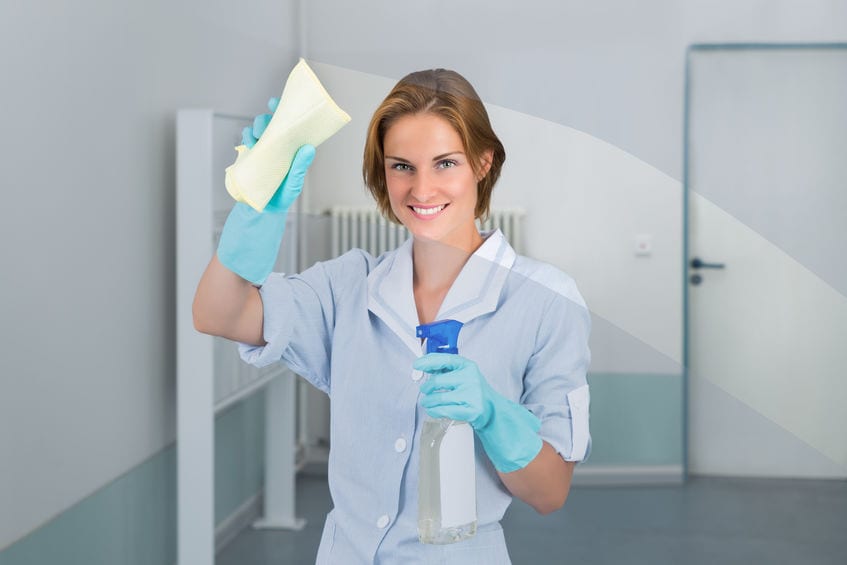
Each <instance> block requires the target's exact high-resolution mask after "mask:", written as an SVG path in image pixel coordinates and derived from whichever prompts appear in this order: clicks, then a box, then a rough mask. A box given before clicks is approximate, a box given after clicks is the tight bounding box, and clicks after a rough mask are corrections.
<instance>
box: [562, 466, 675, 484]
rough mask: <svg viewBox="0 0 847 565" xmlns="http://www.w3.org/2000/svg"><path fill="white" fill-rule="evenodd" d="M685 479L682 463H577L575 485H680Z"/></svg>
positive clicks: (574, 477)
mask: <svg viewBox="0 0 847 565" xmlns="http://www.w3.org/2000/svg"><path fill="white" fill-rule="evenodd" d="M684 481H685V476H684V474H683V471H682V465H655V466H640V465H635V466H617V465H607V466H606V465H596V466H595V465H586V466H581V465H577V466H576V469H575V470H574V476H573V481H572V482H571V484H572V485H574V486H631V485H632V486H636V485H679V484H682V483H683V482H684Z"/></svg>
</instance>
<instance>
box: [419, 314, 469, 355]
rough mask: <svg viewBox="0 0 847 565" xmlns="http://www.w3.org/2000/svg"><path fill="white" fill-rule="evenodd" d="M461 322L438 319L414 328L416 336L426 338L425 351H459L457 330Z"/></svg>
mask: <svg viewBox="0 0 847 565" xmlns="http://www.w3.org/2000/svg"><path fill="white" fill-rule="evenodd" d="M463 325H464V324H462V322H458V321H456V320H439V321H437V322H433V323H431V324H423V325H421V326H418V327H417V328H416V330H417V335H418V337H424V338H426V352H427V353H453V354H458V353H459V330H460V329H462V326H463Z"/></svg>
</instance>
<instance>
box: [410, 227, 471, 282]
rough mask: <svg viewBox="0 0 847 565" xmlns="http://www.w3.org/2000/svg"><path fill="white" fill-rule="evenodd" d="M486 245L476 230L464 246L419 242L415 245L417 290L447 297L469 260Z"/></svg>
mask: <svg viewBox="0 0 847 565" xmlns="http://www.w3.org/2000/svg"><path fill="white" fill-rule="evenodd" d="M483 241H484V240H483V239H482V236H481V235H480V234H479V232H478V231H476V229H474V231H473V233H471V234H469V235H468V236H467V237H466V238H464V241H460V242H451V243H442V242H440V241H435V240H431V239H423V238H415V239H414V240H413V241H412V261H413V265H414V279H413V284H414V288H415V289H416V290H422V291H425V292H430V293H446V292H447V290H448V289H449V288H450V287H451V286H452V284H453V281H455V280H456V277H458V276H459V273H460V272H461V271H462V267H464V266H465V263H466V262H467V261H468V258H469V257H470V256H471V255H473V253H474V251H476V250H477V249H478V248H479V246H480V245H482V243H483Z"/></svg>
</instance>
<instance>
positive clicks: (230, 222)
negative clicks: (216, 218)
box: [218, 98, 315, 284]
mask: <svg viewBox="0 0 847 565" xmlns="http://www.w3.org/2000/svg"><path fill="white" fill-rule="evenodd" d="M278 104H279V99H277V98H271V99H270V101H268V108H270V110H271V112H272V113H273V112H274V111H275V110H276V107H277V105H278ZM271 115H272V114H261V115H259V116H256V118H255V119H254V120H253V126H252V127H250V126H248V127H245V128H244V130H243V131H242V132H241V141H242V143H243V144H244V145H246V146H247V147H253V146H254V145H255V144H256V142H257V141H258V139H259V137H260V136H261V135H262V133H263V132H264V131H265V128H267V127H268V124H269V123H270V121H271ZM314 158H315V147H314V146H313V145H304V146H302V147H301V148H300V149H298V150H297V154H296V155H295V156H294V159H293V161H292V163H291V168H290V169H289V170H288V174H287V175H286V176H285V178H284V179H283V181H282V184H281V185H280V187H279V189H277V191H276V192H275V193H274V195H273V198H271V200H270V202H268V205H267V206H266V207H265V209H264V210H263V211H262V212H257V211H256V210H254V209H253V208H251V207H250V206H248V205H247V204H244V203H243V202H236V203H235V206H233V208H232V211H231V212H230V213H229V216H228V217H227V219H226V223H225V224H224V227H223V231H222V232H221V238H220V241H219V242H218V260H219V261H220V262H221V263H222V264H223V266H224V267H226V268H227V269H229V270H230V271H232V272H233V273H235V274H237V275H238V276H240V277H241V278H243V279H246V280H248V281H250V282H252V283H253V284H262V283H263V282H265V279H266V278H268V275H269V274H270V273H271V271H272V270H273V267H274V264H275V263H276V257H277V255H278V254H279V245H280V243H282V236H283V234H284V233H285V220H286V218H287V217H288V209H289V208H290V207H291V205H292V204H293V203H294V201H295V200H296V199H297V197H298V196H299V195H300V191H302V190H303V182H304V179H305V178H306V171H307V170H308V169H309V165H311V164H312V160H313V159H314Z"/></svg>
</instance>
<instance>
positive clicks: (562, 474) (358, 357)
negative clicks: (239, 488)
mask: <svg viewBox="0 0 847 565" xmlns="http://www.w3.org/2000/svg"><path fill="white" fill-rule="evenodd" d="M271 109H272V110H273V106H272V108H271ZM268 119H269V116H268V115H265V116H264V117H259V118H257V120H256V123H255V124H254V127H253V128H248V131H246V132H245V142H246V143H248V144H252V143H255V141H256V139H257V138H258V137H259V136H260V135H261V133H262V131H263V129H264V126H265V125H266V124H267V121H268ZM313 155H314V148H313V147H310V146H304V147H303V148H301V149H300V151H299V152H298V154H297V156H296V158H295V160H294V164H293V165H292V167H291V170H290V172H289V174H288V176H287V178H286V179H285V181H284V182H283V184H282V186H281V187H280V189H279V190H278V191H277V194H276V195H275V196H274V199H273V201H272V202H271V204H270V205H269V207H268V209H266V211H265V212H264V213H262V214H258V213H256V212H254V211H253V210H252V209H251V208H249V207H248V206H246V205H243V204H241V203H238V204H236V205H235V207H234V208H233V211H232V213H231V214H230V217H229V218H228V219H227V223H226V225H225V227H224V231H223V234H222V236H221V242H220V246H219V248H218V253H217V255H216V256H215V257H213V258H212V260H211V262H210V264H209V266H208V268H207V270H206V272H205V273H204V275H203V278H202V280H201V281H200V284H199V286H198V289H197V294H196V297H195V303H194V320H195V326H196V327H197V329H198V330H199V331H201V332H205V333H209V334H213V335H219V336H223V337H226V338H229V339H232V340H235V341H239V342H241V343H242V345H241V346H240V347H241V354H242V357H243V358H244V360H245V361H247V362H249V363H252V364H255V365H257V366H262V365H267V364H269V363H274V362H279V361H282V362H284V363H286V364H287V365H288V366H289V367H290V368H291V369H292V370H293V371H294V372H296V373H298V374H299V375H302V376H303V377H304V378H306V379H307V380H308V381H309V382H311V383H312V384H313V385H314V386H316V387H318V388H319V389H321V390H323V391H324V392H326V393H327V394H328V395H329V396H330V399H331V403H330V406H331V437H330V444H331V450H330V456H329V468H328V477H329V486H330V492H331V494H332V499H333V503H334V509H333V510H332V512H330V513H329V515H328V516H327V520H326V523H325V526H324V531H323V536H322V538H321V545H320V548H319V551H318V557H317V562H318V563H321V564H323V563H343V564H345V565H346V564H354V563H403V564H406V563H451V564H452V563H455V564H462V565H467V564H470V563H485V564H486V565H493V564H500V563H509V556H508V552H507V549H506V545H505V541H504V537H503V532H502V529H501V528H500V524H499V521H500V519H501V518H502V517H503V514H504V512H505V511H506V509H507V508H508V506H509V504H510V503H511V501H512V497H513V496H517V497H518V498H520V499H521V500H523V501H525V502H527V503H528V504H530V505H532V506H533V507H534V508H535V509H536V510H537V511H538V512H540V513H542V514H547V513H550V512H553V511H555V510H557V509H559V508H560V507H561V506H562V505H563V504H564V502H565V499H566V498H567V495H568V491H569V489H570V482H571V477H572V474H573V467H574V464H575V462H577V461H581V460H583V459H584V458H585V457H586V456H587V454H588V452H589V451H590V436H589V433H588V402H589V395H588V385H587V382H586V371H587V369H588V365H589V362H590V352H589V349H588V336H589V332H590V328H591V319H590V315H589V313H588V310H587V309H586V307H585V303H584V301H583V299H582V297H581V295H580V293H579V291H578V290H577V287H576V285H575V284H574V281H573V279H571V278H570V277H569V276H568V275H566V274H565V273H562V272H561V271H559V270H557V269H556V268H554V267H552V266H550V265H547V264H544V263H541V262H538V261H534V260H531V259H528V258H526V257H522V256H518V255H516V254H515V252H514V251H513V249H512V248H511V246H510V245H509V243H508V242H507V241H506V240H505V238H504V237H503V234H502V233H501V232H500V231H499V230H495V231H493V232H486V233H480V232H479V231H478V230H477V228H476V224H475V220H476V219H477V218H481V217H485V216H486V215H487V214H488V209H489V202H490V198H491V191H492V189H493V187H494V184H495V183H496V181H497V179H498V177H499V175H500V170H501V167H502V165H503V162H504V161H505V151H504V149H503V146H502V144H501V143H500V141H499V139H498V138H497V136H496V135H495V134H494V131H493V130H492V128H491V125H490V123H489V119H488V114H487V112H486V110H485V107H484V106H483V104H482V102H481V100H480V98H479V97H478V95H477V94H476V92H475V91H474V89H473V87H472V86H471V85H470V84H469V83H468V82H467V81H466V80H465V79H464V78H463V77H461V76H460V75H459V74H457V73H455V72H453V71H447V70H443V69H437V70H429V71H421V72H416V73H412V74H410V75H408V76H406V77H404V78H403V79H401V80H400V82H399V83H398V84H397V85H396V86H395V87H394V89H393V90H392V91H391V92H390V93H389V94H388V96H387V97H386V99H385V100H384V101H383V102H382V104H381V105H380V106H379V108H378V109H377V110H376V112H375V114H374V116H373V118H372V120H371V123H370V126H369V129H368V136H367V140H366V144H365V152H364V165H363V174H364V180H365V184H366V185H367V186H368V188H369V189H370V191H371V193H372V194H373V196H374V198H375V199H376V202H377V205H378V207H379V209H380V210H381V211H382V213H383V214H384V215H385V216H386V217H387V218H389V219H390V220H392V221H394V222H399V223H402V224H403V225H404V226H405V227H406V228H408V230H409V231H410V232H411V234H412V237H411V238H410V239H409V240H408V241H407V242H406V243H405V244H403V245H401V246H400V247H399V248H398V249H396V250H394V251H391V252H388V253H385V254H383V255H382V256H380V257H376V258H375V257H373V256H371V255H369V254H368V253H365V252H364V251H362V250H353V251H350V252H348V253H346V254H344V255H342V256H341V257H338V258H336V259H333V260H331V261H326V262H321V263H317V264H315V265H314V266H312V267H311V268H309V269H307V270H305V271H304V272H302V273H300V274H297V275H290V276H283V275H281V274H271V273H270V270H271V268H272V265H273V264H274V260H275V258H276V254H277V253H278V250H279V243H280V240H281V237H282V233H283V230H284V225H285V216H286V213H287V209H288V207H289V206H290V205H291V203H292V202H293V201H294V199H295V198H296V197H297V195H298V194H299V192H300V189H301V188H302V184H303V178H304V176H305V174H306V170H307V168H308V166H309V164H310V163H311V159H312V157H313ZM442 319H455V320H458V321H460V322H462V323H463V324H464V326H463V328H462V330H461V332H460V334H459V353H460V355H444V354H428V355H423V351H422V348H421V347H422V344H421V342H420V340H418V339H417V338H416V334H415V328H416V326H418V325H419V324H425V323H430V322H433V321H435V320H442ZM427 414H429V415H430V416H432V417H436V418H439V417H443V418H450V419H454V420H462V421H467V422H469V423H470V425H471V426H472V427H473V428H474V431H475V433H476V436H477V438H478V440H479V441H478V442H477V446H478V449H477V453H476V475H477V513H478V531H477V534H476V535H475V536H474V537H472V538H470V539H468V540H466V541H462V542H459V543H454V544H450V545H427V544H422V543H420V542H419V541H418V537H417V487H418V464H419V448H418V447H419V446H418V443H419V438H420V432H421V425H422V422H423V420H424V419H425V417H426V416H427Z"/></svg>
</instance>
